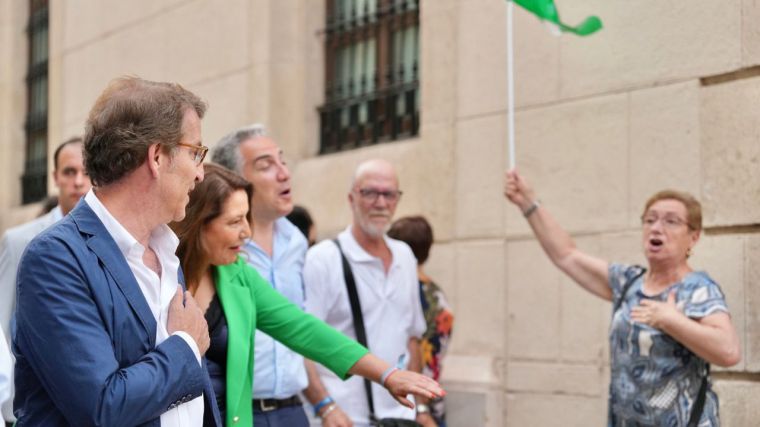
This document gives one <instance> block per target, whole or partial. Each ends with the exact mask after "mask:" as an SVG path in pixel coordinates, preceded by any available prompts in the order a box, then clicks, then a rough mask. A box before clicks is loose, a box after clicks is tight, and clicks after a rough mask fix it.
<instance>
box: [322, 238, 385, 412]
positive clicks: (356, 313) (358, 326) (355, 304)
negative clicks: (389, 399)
mask: <svg viewBox="0 0 760 427" xmlns="http://www.w3.org/2000/svg"><path fill="white" fill-rule="evenodd" d="M333 242H335V245H336V246H337V247H338V252H340V258H341V260H342V261H343V279H344V280H345V282H346V290H347V291H348V301H349V303H351V317H353V319H354V332H355V333H356V340H357V341H359V344H361V345H363V346H364V347H366V348H368V349H369V344H368V343H367V332H366V330H365V329H364V316H362V305H361V303H360V302H359V294H358V292H356V281H355V280H354V272H353V271H352V270H351V265H349V263H348V260H347V259H346V255H345V254H344V253H343V248H341V247H340V242H339V241H338V239H337V238H335V239H333ZM364 390H365V391H366V392H367V403H368V404H369V419H370V421H375V420H376V419H377V418H376V417H375V402H374V400H373V399H372V384H371V383H370V382H369V380H368V379H366V378H365V379H364Z"/></svg>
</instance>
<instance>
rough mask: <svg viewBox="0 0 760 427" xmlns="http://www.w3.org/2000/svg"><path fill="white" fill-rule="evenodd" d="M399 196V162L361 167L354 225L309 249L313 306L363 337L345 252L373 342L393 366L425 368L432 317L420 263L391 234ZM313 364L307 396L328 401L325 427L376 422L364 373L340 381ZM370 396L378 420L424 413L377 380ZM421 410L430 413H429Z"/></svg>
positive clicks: (307, 282)
mask: <svg viewBox="0 0 760 427" xmlns="http://www.w3.org/2000/svg"><path fill="white" fill-rule="evenodd" d="M400 198H401V191H399V183H398V177H397V175H396V171H395V169H394V167H393V165H392V164H390V163H389V162H387V161H385V160H379V159H375V160H368V161H365V162H363V163H361V164H360V165H359V166H358V167H357V168H356V171H355V173H354V176H353V179H352V181H351V188H350V191H349V193H348V202H349V205H350V206H351V212H352V215H353V220H352V223H351V225H349V226H348V227H347V228H346V229H345V230H344V231H343V232H341V233H340V234H339V235H338V237H337V239H336V240H329V239H328V240H325V241H323V242H321V243H319V244H317V245H316V246H314V247H313V248H311V249H310V250H309V251H308V252H307V254H306V262H305V264H304V270H303V281H304V287H305V289H306V311H308V312H309V313H311V314H313V315H315V316H316V317H318V318H319V319H322V320H324V321H325V322H327V323H328V324H330V325H331V326H333V327H334V328H336V329H338V330H339V331H341V332H343V333H344V334H346V335H348V336H349V337H353V338H355V337H356V332H355V329H354V321H353V317H352V312H351V304H350V303H349V297H348V291H347V289H346V283H345V279H344V271H343V262H342V258H341V251H342V253H343V255H344V256H345V257H346V260H347V261H348V265H349V266H350V269H351V272H352V273H353V276H354V280H355V283H356V290H357V295H358V299H359V302H360V305H361V313H362V317H363V321H364V328H365V330H366V337H367V344H368V347H369V348H370V349H371V351H372V352H373V353H374V354H375V355H377V356H378V357H380V358H382V359H383V360H385V361H386V362H388V363H390V364H391V365H396V364H400V365H402V366H399V367H400V368H402V369H404V368H405V369H409V370H412V371H416V372H419V371H420V370H421V363H420V360H419V359H420V351H419V338H420V337H421V336H422V333H423V332H424V331H425V319H424V317H423V314H422V306H421V302H420V296H419V289H418V284H417V261H416V259H415V258H414V255H413V253H412V251H411V249H410V248H409V246H407V245H406V243H404V242H401V241H399V240H395V239H391V238H390V237H388V236H387V235H386V234H385V233H386V231H387V230H388V228H389V227H390V224H391V220H392V219H393V214H394V212H395V211H396V206H397V204H398V202H399V199H400ZM338 243H339V245H338ZM339 246H340V247H339ZM405 361H408V364H407V363H405ZM308 369H309V376H310V378H309V379H310V381H309V389H307V391H306V393H307V394H308V395H310V399H309V400H312V401H314V400H316V401H319V402H321V403H323V404H322V405H317V414H316V415H317V416H319V417H320V418H321V419H322V425H323V426H350V425H356V426H369V420H370V410H369V404H368V399H367V393H366V391H365V386H364V383H363V380H362V378H360V377H353V378H351V379H349V380H348V381H341V380H340V379H339V378H338V377H337V376H335V375H334V374H333V373H332V372H330V371H328V370H326V369H324V368H323V367H322V366H316V368H315V369H310V368H308ZM389 374H390V375H392V372H389ZM317 375H318V377H319V379H321V381H312V376H317ZM371 393H372V400H373V406H374V415H375V417H376V418H378V419H380V418H406V419H409V420H414V419H416V418H417V414H416V413H415V411H414V410H411V409H409V408H406V407H403V406H401V405H398V404H397V403H396V401H394V400H393V398H392V397H391V396H390V395H389V394H388V393H387V392H385V391H384V390H382V388H381V387H379V386H377V385H375V384H373V385H372V389H371ZM312 397H315V399H312ZM421 415H422V417H423V418H424V416H425V415H428V414H421ZM418 421H421V420H418Z"/></svg>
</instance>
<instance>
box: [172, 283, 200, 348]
mask: <svg viewBox="0 0 760 427" xmlns="http://www.w3.org/2000/svg"><path fill="white" fill-rule="evenodd" d="M183 297H184V301H183ZM166 330H167V331H168V332H169V334H170V335H171V334H173V333H174V332H177V331H182V332H185V333H187V334H188V335H190V336H191V337H192V338H193V340H195V344H196V345H197V346H198V351H199V352H200V354H201V356H203V355H204V354H206V350H208V347H209V345H210V343H211V340H210V338H209V336H208V324H207V323H206V318H205V317H204V316H203V311H202V310H201V308H200V307H199V306H198V303H196V302H195V299H194V298H193V296H192V295H190V292H184V291H183V290H182V287H181V286H177V293H176V294H174V298H172V301H171V302H170V303H169V316H168V319H167V325H166Z"/></svg>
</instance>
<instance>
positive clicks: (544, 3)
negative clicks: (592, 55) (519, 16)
mask: <svg viewBox="0 0 760 427" xmlns="http://www.w3.org/2000/svg"><path fill="white" fill-rule="evenodd" d="M507 1H514V2H515V3H516V4H517V5H518V6H520V7H522V8H523V9H525V10H527V11H528V12H530V13H532V14H534V15H536V16H537V17H538V18H539V19H542V20H544V21H549V22H551V23H554V24H555V25H557V26H558V27H559V28H560V30H562V31H564V32H569V33H573V34H576V35H579V36H587V35H589V34H593V33H595V32H596V31H598V30H599V29H601V28H602V20H601V19H599V18H598V17H596V16H589V17H588V18H586V19H585V20H584V21H583V22H581V23H580V24H579V25H576V26H575V27H571V26H569V25H567V24H565V23H563V22H562V21H560V20H559V12H557V8H556V7H555V6H554V0H507Z"/></svg>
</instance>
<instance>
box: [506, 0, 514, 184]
mask: <svg viewBox="0 0 760 427" xmlns="http://www.w3.org/2000/svg"><path fill="white" fill-rule="evenodd" d="M513 9H514V2H513V1H512V0H509V1H507V92H508V94H507V127H508V130H507V132H508V135H509V136H508V144H509V169H510V170H512V169H514V168H515V163H516V162H515V75H514V60H515V55H514V47H513V45H512V36H513V34H512V10H513Z"/></svg>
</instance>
